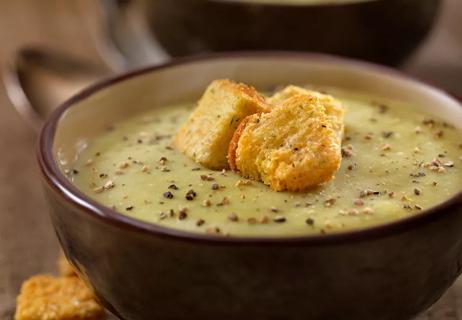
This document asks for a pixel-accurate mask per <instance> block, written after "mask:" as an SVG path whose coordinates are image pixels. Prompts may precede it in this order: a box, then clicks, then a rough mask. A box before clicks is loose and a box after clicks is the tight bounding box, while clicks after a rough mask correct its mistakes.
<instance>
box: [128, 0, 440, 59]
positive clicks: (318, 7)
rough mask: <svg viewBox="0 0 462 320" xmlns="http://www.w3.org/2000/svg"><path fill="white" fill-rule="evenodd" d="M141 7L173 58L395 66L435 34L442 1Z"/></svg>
mask: <svg viewBox="0 0 462 320" xmlns="http://www.w3.org/2000/svg"><path fill="white" fill-rule="evenodd" d="M135 2H137V1H135ZM138 2H139V0H138ZM142 2H143V3H144V5H145V9H144V12H145V16H146V20H147V23H148V25H149V26H150V30H151V33H152V34H154V35H155V38H156V39H157V40H158V42H159V43H160V44H161V45H162V46H163V47H164V48H165V49H166V51H167V52H168V53H169V54H171V55H173V56H185V55H191V54H197V53H201V52H207V51H230V50H296V51H316V52H324V53H330V54H338V55H343V56H349V57H355V58H361V59H365V60H370V61H375V62H379V63H383V64H392V65H394V64H398V63H400V62H402V61H403V60H404V59H405V58H406V57H408V56H409V54H411V53H412V52H413V50H414V49H415V48H416V47H417V46H418V45H419V44H420V43H421V41H422V40H423V39H424V37H425V36H426V35H427V34H428V32H429V31H430V30H431V29H432V26H433V23H434V20H435V17H436V16H437V13H438V8H439V5H440V2H441V1H440V0H373V1H370V0H369V1H361V0H352V1H350V2H338V1H336V0H324V1H318V3H311V4H309V3H303V1H297V0H258V1H257V0H194V1H191V0H174V1H172V0H156V1H142Z"/></svg>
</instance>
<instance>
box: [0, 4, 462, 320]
mask: <svg viewBox="0 0 462 320" xmlns="http://www.w3.org/2000/svg"><path fill="white" fill-rule="evenodd" d="M94 1H95V0H66V1H62V0H40V1H36V0H14V1H7V0H4V1H0V43H1V48H0V69H1V71H2V72H3V71H4V68H5V65H6V64H7V62H8V61H9V60H10V58H11V57H12V55H13V53H14V51H15V50H16V49H17V48H18V47H20V46H23V45H29V44H41V45H46V46H50V47H52V48H57V49H61V50H64V51H67V52H70V53H73V54H74V55H77V56H81V57H84V58H87V59H90V60H94V61H97V62H100V63H101V61H100V59H99V58H98V53H97V51H96V49H95V46H94V43H92V39H93V38H92V37H91V32H92V31H94V28H95V26H96V25H97V19H98V14H97V12H96V11H95V10H94V8H95V4H94ZM441 1H442V2H444V8H443V10H442V12H441V14H440V19H439V21H438V23H437V26H436V28H435V30H434V32H433V33H432V34H431V35H430V37H429V38H428V39H427V41H426V43H425V44H424V45H423V46H422V47H421V49H420V50H419V51H418V52H417V53H416V54H415V55H414V56H413V57H412V58H411V59H410V61H408V63H407V64H406V65H405V66H404V69H405V70H406V71H407V72H409V73H411V74H414V75H416V76H418V77H421V78H423V79H425V80H427V81H429V82H431V83H434V84H437V85H440V86H441V87H443V88H445V89H448V90H451V91H452V92H455V93H459V94H461V95H462V19H461V17H462V1H461V0H441ZM92 9H93V10H92ZM397 18H398V17H397ZM35 143H36V135H35V134H34V133H33V132H32V131H31V130H30V129H29V127H28V126H27V125H26V124H25V123H24V122H23V121H22V119H21V118H20V117H19V115H18V114H17V113H16V112H15V111H14V110H13V108H12V107H11V104H10V102H9V100H8V98H7V96H6V94H5V89H4V88H3V87H0V320H3V319H9V317H8V316H7V313H8V310H10V308H11V307H12V306H13V305H14V300H15V296H16V294H17V292H18V289H19V287H20V284H21V282H22V281H23V280H24V279H25V278H27V277H28V276H30V275H32V274H36V273H43V272H45V273H46V272H53V271H54V269H55V259H56V256H57V252H58V244H57V241H56V238H55V235H54V233H53V230H52V228H51V225H50V221H49V219H48V215H47V209H46V205H45V201H44V199H43V197H42V193H41V189H40V180H39V176H38V171H37V167H36V164H35V153H34V151H35ZM424 319H460V320H462V280H459V281H458V282H456V283H455V284H454V285H453V287H452V288H450V289H449V290H448V292H447V293H446V294H445V295H444V297H443V298H442V299H441V300H440V301H439V302H438V303H437V304H436V305H435V306H434V307H433V308H432V309H431V310H430V311H427V312H426V313H425V314H423V315H421V316H420V317H419V320H424Z"/></svg>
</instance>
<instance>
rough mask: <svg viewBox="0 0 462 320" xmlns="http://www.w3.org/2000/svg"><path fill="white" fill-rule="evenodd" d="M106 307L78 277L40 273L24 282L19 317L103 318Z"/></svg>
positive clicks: (52, 319)
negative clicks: (101, 304)
mask: <svg viewBox="0 0 462 320" xmlns="http://www.w3.org/2000/svg"><path fill="white" fill-rule="evenodd" d="M103 314H104V310H103V308H102V307H101V306H100V305H99V304H98V303H97V302H96V301H95V298H94V296H93V294H92V292H91V291H90V290H89V289H88V288H87V287H86V286H85V284H84V283H83V282H82V280H80V279H79V278H78V277H61V278H55V277H52V276H48V275H38V276H34V277H32V278H30V279H29V280H27V281H26V282H24V283H23V285H22V288H21V293H20V294H19V296H18V298H17V304H16V315H15V319H16V320H93V319H101V318H102V316H103Z"/></svg>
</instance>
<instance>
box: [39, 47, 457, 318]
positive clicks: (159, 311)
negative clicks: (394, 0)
mask: <svg viewBox="0 0 462 320" xmlns="http://www.w3.org/2000/svg"><path fill="white" fill-rule="evenodd" d="M217 78H231V79H234V80H238V81H243V82H247V83H250V84H253V85H255V86H256V87H257V88H259V89H271V88H273V87H275V86H277V85H281V84H287V83H293V84H306V83H312V84H316V85H330V86H338V87H342V88H345V89H351V90H361V91H366V92H369V93H372V94H377V95H381V96H386V97H389V98H394V99H399V100H404V101H408V102H412V103H413V104H415V105H417V106H419V107H421V108H422V110H425V111H427V112H431V113H433V114H435V115H438V116H439V117H441V118H443V119H445V120H446V121H448V122H449V123H452V124H454V125H455V126H457V127H459V128H461V127H462V106H461V104H460V103H459V102H457V101H456V100H455V99H453V98H451V97H450V96H448V95H447V94H445V93H444V92H442V91H440V90H438V89H435V88H432V87H430V86H427V85H425V84H422V83H419V82H417V81H415V80H412V79H409V78H407V77H405V76H403V75H402V74H399V73H397V72H395V71H392V70H389V69H386V68H382V67H378V66H374V65H370V64H365V63H360V62H354V61H349V60H343V59H337V58H332V57H326V56H318V55H305V54H293V53H275V52H273V53H253V54H250V53H247V54H243V53H241V54H227V55H217V56H209V57H203V58H195V59H187V60H179V61H175V62H172V63H169V64H166V65H162V66H156V67H148V68H145V69H142V70H139V71H135V72H132V73H129V74H125V75H122V76H119V77H116V78H113V79H110V80H107V81H105V82H102V83H99V84H96V85H94V86H92V87H90V88H88V89H87V90H85V91H83V92H81V93H80V94H78V95H77V96H74V97H73V98H71V99H70V100H68V101H67V102H66V103H65V104H64V105H63V106H61V107H60V108H59V109H58V110H57V111H56V112H55V113H54V114H53V115H52V116H51V118H50V119H49V120H48V122H47V124H46V125H45V127H44V129H43V131H42V134H41V137H40V143H39V148H38V150H39V152H38V160H39V164H40V168H41V171H42V175H43V181H44V187H45V191H46V196H47V198H48V201H49V204H50V208H51V210H50V214H51V219H52V222H53V224H54V227H55V230H56V233H57V235H58V238H59V240H60V242H61V245H62V247H63V250H64V252H65V254H66V256H67V257H68V258H69V259H70V261H71V262H72V264H73V265H74V266H75V267H76V268H77V269H78V271H79V272H80V274H81V275H82V276H83V277H84V279H86V280H87V281H88V283H89V284H90V285H91V286H92V288H93V289H94V290H95V292H96V293H97V295H98V297H99V299H100V300H101V301H102V303H103V304H104V305H105V306H106V307H107V308H108V309H109V310H110V311H111V312H113V313H114V314H116V315H117V316H119V317H120V318H121V319H136V320H142V319H147V320H151V319H311V320H317V319H320V320H321V319H329V320H330V319H354V320H358V319H375V320H385V319H389V320H399V319H409V318H410V317H412V316H415V315H417V314H418V313H419V312H421V311H423V310H425V309H426V308H428V307H429V306H430V305H432V304H433V303H434V302H435V301H436V300H437V299H438V298H439V297H440V296H441V295H442V294H443V292H444V291H445V290H446V289H447V288H448V287H449V286H450V285H451V284H452V282H453V281H454V280H455V279H456V277H457V276H458V275H459V274H460V272H461V269H462V236H461V230H462V192H460V193H458V194H456V195H454V196H453V197H452V198H451V199H448V200H447V201H445V202H444V203H441V204H439V205H438V206H436V207H434V208H432V209H429V210H426V211H424V212H422V213H421V214H419V215H415V216H412V217H409V218H406V219H403V220H399V221H396V222H393V223H389V224H385V225H381V226H378V227H373V228H368V229H364V230H359V231H351V232H345V233H339V234H331V235H329V234H328V235H310V236H305V237H292V238H283V239H282V238H233V237H220V236H214V235H205V234H193V233H188V232H184V231H179V230H172V229H167V228H164V227H161V226H157V225H152V224H148V223H145V222H141V221H138V220H135V219H132V218H129V217H127V216H124V215H121V214H119V213H117V212H115V211H113V210H111V209H110V208H107V207H104V206H102V205H100V204H98V203H97V202H95V201H93V200H92V199H90V198H89V197H87V196H86V195H84V194H83V193H82V192H80V191H79V190H78V189H77V188H76V187H75V186H74V185H72V183H70V182H69V180H68V179H67V178H66V176H65V174H64V173H63V172H64V170H65V168H66V167H69V166H70V165H71V164H72V162H73V161H74V159H75V157H76V155H77V153H78V150H79V148H81V147H82V146H84V145H85V143H86V141H87V139H90V138H91V137H92V135H94V134H95V133H97V132H99V131H100V130H102V129H103V128H105V126H107V125H108V124H110V123H112V122H114V121H117V120H120V119H121V118H124V117H127V116H130V115H131V114H133V113H135V112H138V111H141V110H145V109H152V108H156V106H160V105H165V104H170V103H175V102H179V101H185V100H188V101H189V100H191V99H197V98H198V97H199V95H200V94H201V92H202V91H203V90H204V87H205V86H206V85H207V84H208V83H209V82H210V81H211V80H213V79H217Z"/></svg>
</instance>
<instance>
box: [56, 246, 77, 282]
mask: <svg viewBox="0 0 462 320" xmlns="http://www.w3.org/2000/svg"><path fill="white" fill-rule="evenodd" d="M58 271H59V275H60V276H62V277H75V276H77V274H76V273H75V270H74V267H73V266H72V265H71V264H70V263H69V261H67V258H66V256H65V255H64V254H63V253H62V252H61V253H60V254H59V258H58Z"/></svg>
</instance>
